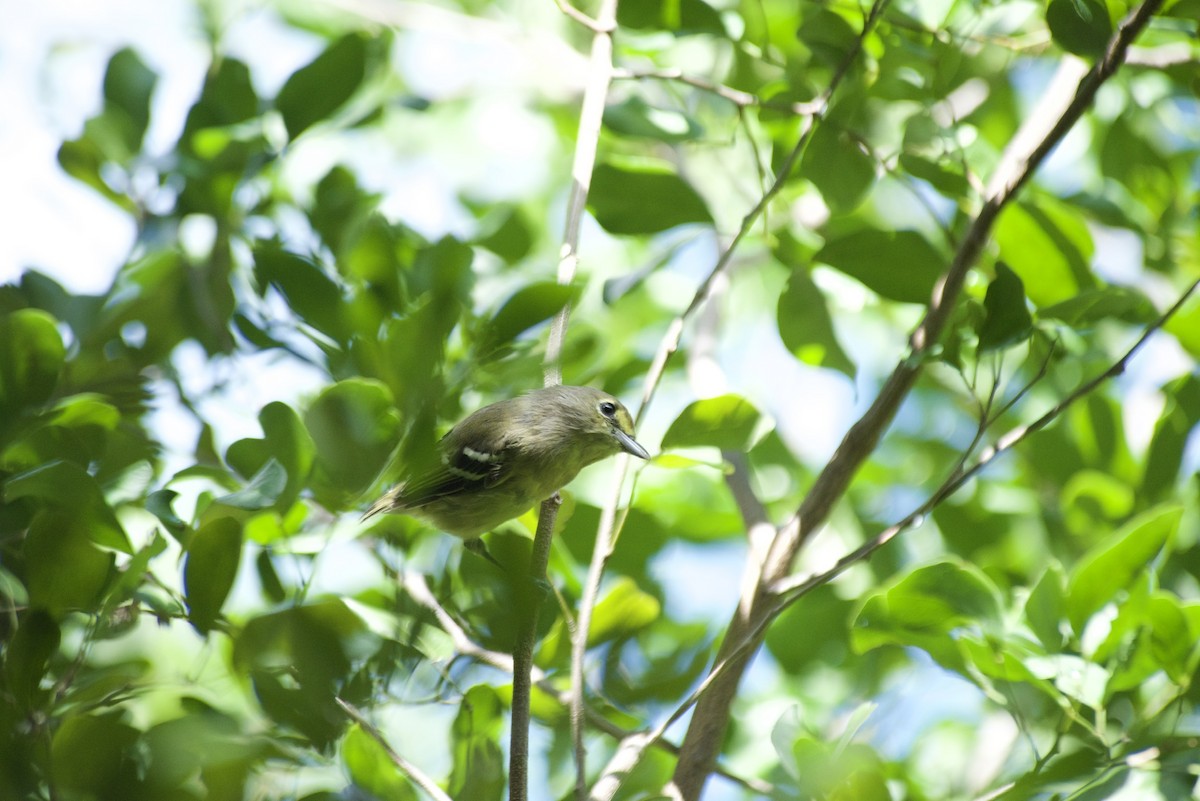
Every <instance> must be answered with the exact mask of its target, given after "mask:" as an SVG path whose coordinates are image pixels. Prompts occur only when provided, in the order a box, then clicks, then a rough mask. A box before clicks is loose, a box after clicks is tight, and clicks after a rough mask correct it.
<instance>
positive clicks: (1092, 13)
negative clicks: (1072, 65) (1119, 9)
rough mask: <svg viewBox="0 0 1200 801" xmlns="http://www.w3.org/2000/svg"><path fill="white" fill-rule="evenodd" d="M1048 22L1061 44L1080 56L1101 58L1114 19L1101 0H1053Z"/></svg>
mask: <svg viewBox="0 0 1200 801" xmlns="http://www.w3.org/2000/svg"><path fill="white" fill-rule="evenodd" d="M1046 24H1047V25H1048V26H1049V27H1050V36H1051V37H1052V38H1053V39H1054V41H1055V42H1056V43H1057V44H1058V46H1059V47H1061V48H1062V49H1063V50H1066V51H1067V52H1068V53H1074V54H1075V55H1077V56H1087V57H1090V58H1099V57H1100V56H1102V55H1104V50H1105V48H1107V47H1108V40H1109V38H1110V37H1111V36H1112V20H1110V19H1109V17H1108V8H1107V7H1106V6H1105V4H1104V3H1102V2H1100V0H1050V5H1048V6H1047V7H1046Z"/></svg>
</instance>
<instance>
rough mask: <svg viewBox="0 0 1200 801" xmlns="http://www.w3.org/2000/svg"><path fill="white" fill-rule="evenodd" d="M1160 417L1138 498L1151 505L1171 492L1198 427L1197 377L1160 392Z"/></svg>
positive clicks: (1199, 390)
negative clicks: (1192, 435)
mask: <svg viewBox="0 0 1200 801" xmlns="http://www.w3.org/2000/svg"><path fill="white" fill-rule="evenodd" d="M1163 395H1164V400H1165V401H1166V403H1165V404H1164V406H1163V411H1162V414H1161V415H1160V416H1159V418H1158V422H1156V423H1155V425H1154V436H1153V437H1151V439H1150V448H1149V450H1148V451H1147V453H1146V468H1145V472H1144V473H1143V474H1142V481H1141V485H1140V487H1139V492H1138V497H1139V499H1140V500H1142V501H1144V502H1147V503H1153V502H1154V501H1157V500H1159V499H1162V498H1166V497H1167V496H1169V495H1170V494H1171V493H1172V491H1173V490H1174V489H1175V482H1176V481H1177V480H1178V477H1179V469H1180V467H1181V466H1182V465H1183V458H1184V452H1185V450H1186V448H1187V444H1188V438H1189V436H1190V435H1191V432H1192V430H1193V429H1194V428H1195V427H1196V424H1197V423H1200V377H1198V376H1196V375H1185V376H1183V377H1181V378H1179V379H1177V380H1175V381H1173V382H1171V383H1170V384H1168V385H1167V386H1166V387H1164V388H1163Z"/></svg>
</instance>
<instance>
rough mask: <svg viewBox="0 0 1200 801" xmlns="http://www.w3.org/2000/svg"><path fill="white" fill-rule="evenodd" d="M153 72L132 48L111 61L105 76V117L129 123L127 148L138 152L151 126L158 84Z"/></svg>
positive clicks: (121, 51)
mask: <svg viewBox="0 0 1200 801" xmlns="http://www.w3.org/2000/svg"><path fill="white" fill-rule="evenodd" d="M157 77H158V76H156V75H155V74H154V72H153V71H152V70H151V69H150V68H149V67H147V66H146V64H145V63H144V62H143V61H142V60H141V58H139V57H138V54H137V53H136V52H135V51H133V50H131V49H130V48H123V49H121V50H118V51H117V52H116V53H114V54H113V57H112V58H110V59H109V60H108V69H107V70H106V71H105V73H104V100H105V103H106V105H107V109H106V113H110V114H118V113H119V114H120V115H121V116H122V119H123V120H124V121H125V122H127V123H128V130H129V134H130V135H129V138H128V139H127V141H126V143H125V144H126V147H127V148H128V150H129V151H130V152H136V151H137V150H138V149H139V148H140V147H141V146H142V137H143V136H144V135H145V133H146V127H147V126H148V125H149V124H150V99H151V96H152V95H153V94H154V84H155V83H156V81H157Z"/></svg>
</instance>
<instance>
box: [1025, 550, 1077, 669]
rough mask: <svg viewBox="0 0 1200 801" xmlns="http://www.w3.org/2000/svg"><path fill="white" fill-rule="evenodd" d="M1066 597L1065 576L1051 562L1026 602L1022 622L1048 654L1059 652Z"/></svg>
mask: <svg viewBox="0 0 1200 801" xmlns="http://www.w3.org/2000/svg"><path fill="white" fill-rule="evenodd" d="M1066 595H1067V576H1066V574H1065V573H1063V569H1062V566H1061V565H1059V564H1058V563H1057V562H1051V563H1050V566H1049V567H1047V568H1046V571H1045V572H1044V573H1042V577H1041V578H1040V579H1038V582H1037V584H1035V585H1034V586H1033V590H1032V591H1030V593H1029V598H1028V599H1027V600H1026V601H1025V619H1026V621H1027V622H1028V623H1029V628H1031V629H1032V630H1033V633H1034V634H1035V635H1036V636H1037V638H1038V640H1040V641H1041V643H1042V645H1044V646H1046V650H1047V651H1049V652H1051V653H1056V652H1057V651H1059V650H1060V649H1061V648H1062V644H1063V639H1064V637H1065V632H1064V631H1063V623H1065V622H1066V619H1067V608H1066Z"/></svg>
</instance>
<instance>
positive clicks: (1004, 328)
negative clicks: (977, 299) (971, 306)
mask: <svg viewBox="0 0 1200 801" xmlns="http://www.w3.org/2000/svg"><path fill="white" fill-rule="evenodd" d="M983 308H984V309H985V311H986V312H987V316H986V317H985V318H984V320H983V325H982V326H980V328H979V349H980V350H981V351H988V350H996V349H998V348H1005V347H1008V346H1009V345H1013V344H1015V343H1017V342H1022V341H1024V340H1025V339H1027V338H1028V337H1029V333H1030V331H1031V330H1032V329H1033V318H1032V317H1031V316H1030V315H1029V309H1027V308H1026V307H1025V286H1024V284H1022V283H1021V279H1020V278H1018V277H1017V274H1016V273H1014V272H1013V271H1012V270H1010V269H1008V266H1007V265H1006V264H1004V263H1003V262H996V277H995V278H993V279H992V282H991V283H990V284H988V288H987V294H986V295H985V296H984V298H983Z"/></svg>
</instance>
